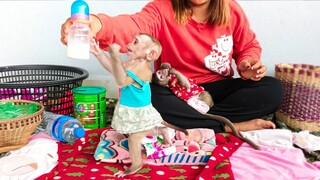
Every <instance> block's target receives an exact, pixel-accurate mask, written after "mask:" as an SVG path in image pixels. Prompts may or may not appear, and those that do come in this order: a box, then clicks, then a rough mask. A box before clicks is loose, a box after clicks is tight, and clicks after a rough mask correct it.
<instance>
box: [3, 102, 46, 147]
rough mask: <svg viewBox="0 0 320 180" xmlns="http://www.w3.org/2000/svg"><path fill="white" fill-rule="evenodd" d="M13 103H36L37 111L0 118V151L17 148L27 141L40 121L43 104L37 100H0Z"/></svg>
mask: <svg viewBox="0 0 320 180" xmlns="http://www.w3.org/2000/svg"><path fill="white" fill-rule="evenodd" d="M1 101H2V102H12V103H13V104H14V105H21V104H30V103H33V104H37V106H38V111H37V112H35V113H33V114H30V115H27V116H24V117H19V118H13V119H8V120H0V153H2V152H8V151H10V150H15V149H19V148H21V147H22V146H24V145H26V144H27V143H28V139H29V137H30V136H31V134H32V133H33V131H34V130H35V129H36V128H37V126H38V125H39V124H40V123H41V121H42V117H43V111H44V106H43V105H42V104H40V103H39V102H34V101H26V100H1Z"/></svg>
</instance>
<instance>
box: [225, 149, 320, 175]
mask: <svg viewBox="0 0 320 180" xmlns="http://www.w3.org/2000/svg"><path fill="white" fill-rule="evenodd" d="M230 162H231V164H232V171H233V174H234V177H235V179H237V180H242V179H243V180H251V179H259V180H264V179H265V180H270V179H277V180H298V179H299V180H302V179H303V180H319V179H320V168H319V166H315V165H313V164H311V163H308V162H307V161H306V159H305V157H304V154H303V152H302V150H301V149H298V148H292V149H289V148H283V147H267V146H261V150H260V151H258V150H254V149H252V148H251V147H249V146H248V145H247V144H245V143H244V144H243V145H242V146H241V147H240V148H239V149H238V150H237V151H236V152H234V153H233V155H232V156H231V157H230Z"/></svg>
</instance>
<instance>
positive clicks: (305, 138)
mask: <svg viewBox="0 0 320 180" xmlns="http://www.w3.org/2000/svg"><path fill="white" fill-rule="evenodd" d="M293 143H294V144H296V145H298V146H299V147H300V148H302V149H305V150H306V151H309V152H310V151H319V150H320V137H318V136H315V135H313V134H310V133H309V131H307V130H306V131H300V132H298V133H293Z"/></svg>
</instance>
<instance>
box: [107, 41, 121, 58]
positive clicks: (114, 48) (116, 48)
mask: <svg viewBox="0 0 320 180" xmlns="http://www.w3.org/2000/svg"><path fill="white" fill-rule="evenodd" d="M120 48H121V46H120V45H118V44H112V45H111V46H110V47H109V49H108V52H109V54H110V56H111V58H112V59H114V60H118V59H120Z"/></svg>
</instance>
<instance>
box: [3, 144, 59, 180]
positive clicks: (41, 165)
mask: <svg viewBox="0 0 320 180" xmlns="http://www.w3.org/2000/svg"><path fill="white" fill-rule="evenodd" d="M57 151H58V146H57V143H56V141H55V140H53V139H49V138H35V139H32V140H30V141H29V143H28V144H27V145H26V146H24V147H22V148H20V149H18V150H14V151H10V154H9V155H8V156H5V157H2V158H0V179H1V180H33V179H35V178H37V177H38V176H40V175H42V174H44V173H48V172H50V171H51V170H52V169H53V168H54V167H55V166H56V165H57V163H58V154H57Z"/></svg>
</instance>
